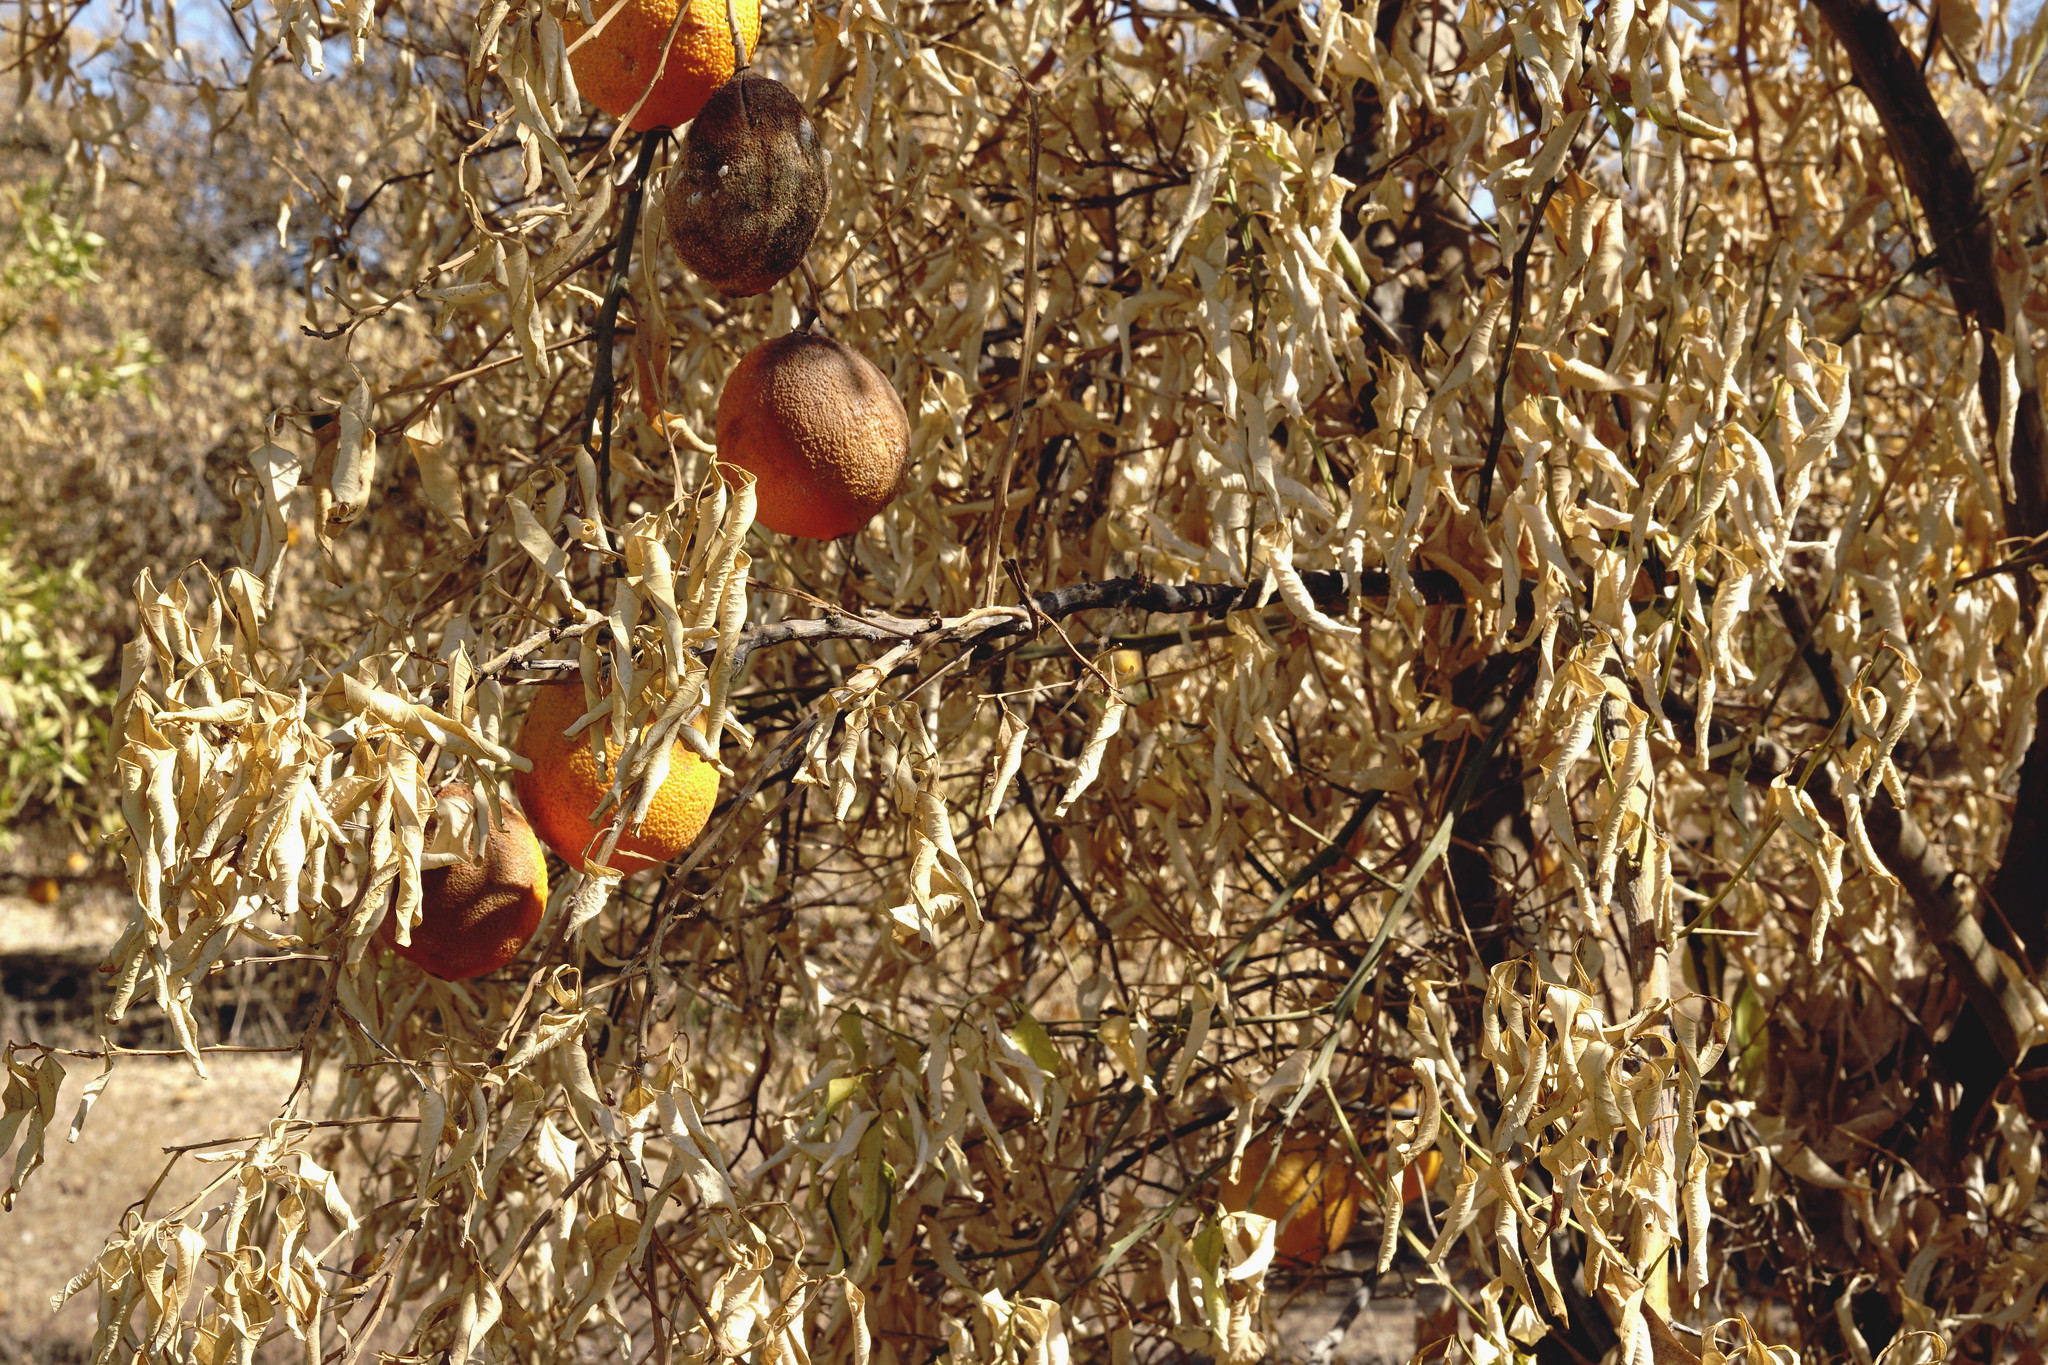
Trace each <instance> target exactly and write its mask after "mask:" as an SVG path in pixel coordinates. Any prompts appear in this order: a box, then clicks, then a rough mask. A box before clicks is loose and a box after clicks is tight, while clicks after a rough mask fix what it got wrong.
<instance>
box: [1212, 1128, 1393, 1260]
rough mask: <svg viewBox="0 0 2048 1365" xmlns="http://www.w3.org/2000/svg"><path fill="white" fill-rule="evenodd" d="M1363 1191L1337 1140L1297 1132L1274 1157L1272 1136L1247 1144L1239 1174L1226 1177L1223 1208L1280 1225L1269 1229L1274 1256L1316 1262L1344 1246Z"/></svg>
mask: <svg viewBox="0 0 2048 1365" xmlns="http://www.w3.org/2000/svg"><path fill="white" fill-rule="evenodd" d="M1269 1161H1270V1163H1271V1164H1270V1166H1269V1165H1268V1162H1269ZM1364 1194H1365V1186H1364V1184H1363V1183H1362V1182H1360V1180H1359V1179H1358V1176H1357V1174H1356V1173H1355V1172H1354V1171H1353V1170H1352V1169H1351V1158H1350V1157H1349V1156H1348V1155H1347V1154H1346V1153H1345V1151H1344V1144H1343V1143H1342V1142H1341V1141H1331V1140H1326V1139H1324V1138H1319V1137H1312V1136H1309V1135H1307V1134H1296V1135H1293V1136H1290V1137H1288V1138H1287V1139H1286V1140H1285V1141H1284V1142H1283V1143H1282V1144H1281V1146H1280V1151H1279V1154H1278V1155H1277V1156H1276V1155H1274V1152H1273V1139H1272V1138H1270V1137H1264V1138H1260V1139H1259V1140H1258V1141H1257V1142H1254V1143H1253V1144H1252V1145H1251V1146H1250V1147H1248V1148H1246V1149H1245V1154H1244V1161H1243V1163H1242V1164H1241V1165H1240V1166H1239V1167H1238V1178H1237V1179H1236V1180H1235V1181H1225V1182H1224V1185H1223V1191H1222V1198H1223V1207H1224V1208H1226V1209H1229V1210H1231V1211H1233V1212H1239V1213H1242V1212H1250V1213H1261V1214H1264V1215H1265V1216H1266V1217H1268V1218H1271V1219H1272V1220H1274V1221H1275V1222H1277V1223H1278V1224H1280V1227H1279V1228H1278V1229H1277V1230H1276V1231H1275V1232H1274V1234H1273V1249H1274V1252H1275V1253H1276V1254H1277V1255H1279V1256H1281V1257H1284V1258H1286V1259H1287V1260H1291V1261H1302V1262H1307V1263H1309V1264H1314V1263H1315V1262H1318V1261H1320V1260H1322V1259H1323V1258H1324V1257H1325V1256H1327V1255H1329V1254H1330V1253H1331V1252H1333V1251H1335V1250H1336V1249H1337V1248H1338V1247H1340V1246H1343V1245H1344V1239H1345V1238H1346V1237H1347V1236H1349V1235H1350V1233H1351V1224H1352V1221H1353V1220H1354V1219H1355V1218H1356V1217H1357V1216H1358V1201H1359V1199H1360V1198H1361V1197H1363V1196H1364Z"/></svg>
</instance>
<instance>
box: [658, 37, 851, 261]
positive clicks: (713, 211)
mask: <svg viewBox="0 0 2048 1365" xmlns="http://www.w3.org/2000/svg"><path fill="white" fill-rule="evenodd" d="M663 212H664V217H665V220H666V224H667V227H668V239H669V241H670V242H671V243H672V244H673V245H674V246H675V249H676V254H677V255H678V256H680V257H682V259H683V263H684V264H685V265H687V266H689V267H690V269H692V270H694V271H696V272H697V274H699V275H701V276H702V277H703V278H704V279H705V280H706V281H707V282H708V283H710V284H711V285H712V286H713V287H714V288H716V289H718V290H720V291H721V292H723V293H726V294H731V295H734V296H737V297H745V296H747V295H750V294H765V293H767V292H768V290H770V289H772V288H774V287H775V283H776V281H778V280H780V279H782V278H783V277H784V276H785V275H787V274H789V273H790V272H791V271H792V270H795V269H796V268H797V266H799V265H800V264H802V263H803V259H804V253H805V252H806V251H809V250H810V248H811V239H812V238H814V237H816V236H817V233H818V222H819V220H820V219H821V218H822V217H824V214H825V149H824V144H823V143H822V142H821V141H820V140H819V138H818V129H817V125H815V124H813V123H812V122H811V117H810V115H809V114H807V113H805V112H804V106H803V104H802V102H801V101H799V100H798V99H797V97H796V96H795V95H792V94H791V93H790V92H789V88H788V87H787V86H785V85H783V83H782V82H781V81H778V80H776V79H774V78H773V77H771V76H764V75H761V74H760V73H759V72H756V71H742V72H741V73H740V74H739V75H737V76H735V77H733V78H732V79H731V80H729V81H727V82H726V83H725V84H724V85H721V86H720V87H719V88H718V89H717V90H716V91H715V92H713V94H712V96H711V98H710V99H709V100H708V101H706V103H705V105H704V108H703V110H702V111H701V112H699V113H698V115H697V117H696V119H695V121H693V122H692V123H691V124H690V129H689V132H688V133H686V134H685V135H684V137H683V155H682V160H681V162H680V164H679V165H678V166H677V167H676V171H675V175H674V177H673V178H672V179H671V180H670V181H669V185H668V192H667V198H666V201H665V206H664V210H663Z"/></svg>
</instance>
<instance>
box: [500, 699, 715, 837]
mask: <svg viewBox="0 0 2048 1365" xmlns="http://www.w3.org/2000/svg"><path fill="white" fill-rule="evenodd" d="M583 711H584V705H583V684H581V683H576V682H568V683H549V684H546V685H545V686H543V687H542V688H541V689H540V691H539V692H538V693H536V694H535V696H534V699H533V704H532V705H530V706H528V707H527V708H526V719H525V721H524V722H522V723H521V725H520V727H519V742H518V745H517V752H519V753H520V754H522V755H524V756H525V757H526V758H528V759H529V760H531V761H532V763H533V771H531V772H524V773H519V774H517V775H515V776H514V777H513V779H512V789H513V790H514V791H516V792H518V793H519V804H520V805H522V806H524V807H525V808H526V814H527V818H528V819H530V820H532V821H533V826H534V828H535V829H536V830H538V831H539V832H540V837H541V838H542V839H544V840H546V841H547V846H548V847H549V848H551V849H553V850H554V851H555V852H557V853H559V854H561V855H562V857H563V858H565V859H567V860H568V862H569V865H570V866H571V867H576V868H583V867H587V866H589V864H590V860H591V858H592V856H593V855H595V854H596V852H597V850H598V848H599V847H600V846H601V844H602V842H603V840H602V837H601V836H602V835H603V833H604V831H605V829H607V828H609V827H610V825H611V820H610V818H609V816H607V818H606V819H605V821H604V823H603V824H601V825H600V824H596V823H593V822H592V820H591V818H590V816H591V812H592V811H595V810H596V809H597V804H598V802H599V801H601V800H603V799H604V794H605V793H606V792H608V791H610V790H611V776H610V774H611V772H612V771H613V767H612V765H614V764H616V763H617V762H618V758H619V746H618V745H616V744H614V743H612V741H611V740H610V739H609V738H607V739H606V740H605V754H606V759H605V765H606V766H605V769H604V771H603V772H600V771H599V770H598V766H597V756H596V755H595V754H593V753H591V751H590V735H589V733H588V732H587V731H578V732H577V733H576V734H575V735H574V736H573V737H571V736H567V735H564V734H563V733H562V731H563V730H565V729H567V728H568V727H569V726H571V725H573V724H575V723H576V722H577V721H578V720H580V719H582V717H583ZM594 723H595V724H597V725H604V726H608V725H609V721H608V720H599V721H596V722H594ZM717 797H718V769H717V768H715V767H713V766H712V765H711V764H709V763H707V762H705V761H704V760H703V759H701V758H699V757H698V756H697V755H696V754H695V753H693V752H691V751H690V750H689V749H687V748H685V747H683V745H682V744H680V743H678V744H675V745H673V746H672V747H671V748H670V750H669V765H668V776H667V777H666V778H665V779H664V780H663V781H662V784H661V787H660V789H659V790H657V791H656V792H655V794H654V801H653V804H651V805H650V806H648V808H647V818H646V819H645V820H644V821H642V822H641V824H640V827H639V828H638V829H632V828H628V829H626V830H624V831H622V832H621V833H620V835H619V842H618V847H617V848H615V849H614V850H613V851H612V857H611V863H610V866H612V867H613V868H616V869H617V870H618V871H620V872H639V871H643V870H645V869H647V868H650V867H653V866H655V865H657V864H659V863H665V862H667V861H668V860H669V859H671V858H673V857H675V856H676V855H677V854H678V853H681V852H682V851H683V850H684V849H686V848H688V847H689V846H690V844H691V843H692V841H694V840H695V839H696V837H697V836H698V835H699V834H702V833H703V832H704V825H705V822H706V821H708V820H709V819H710V818H711V807H712V803H713V802H714V801H715V800H716V799H717Z"/></svg>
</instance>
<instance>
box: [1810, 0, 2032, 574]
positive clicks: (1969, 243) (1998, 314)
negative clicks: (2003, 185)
mask: <svg viewBox="0 0 2048 1365" xmlns="http://www.w3.org/2000/svg"><path fill="white" fill-rule="evenodd" d="M1814 5H1815V7H1816V8H1817V9H1819V10H1820V12H1821V15H1822V17H1823V18H1825V19H1826V20H1827V24H1828V28H1829V29H1830V30H1831V31H1832V32H1833V33H1834V35H1835V38H1836V40H1837V41H1838V42H1840V43H1841V45H1842V48H1843V51H1844V52H1846V53H1847V54H1848V57H1849V66H1850V69H1851V70H1853V71H1854V72H1855V73H1856V84H1857V85H1858V87H1860V88H1861V89H1862V91H1863V93H1864V95H1865V96H1867V97H1868V98H1869V100H1870V102H1871V104H1872V105H1873V106H1875V107H1876V109H1877V116H1878V119H1879V121H1880V122H1882V123H1883V124H1884V132H1885V140H1886V142H1887V143H1888V144H1889V145H1890V147H1891V149H1892V156H1893V157H1894V158H1895V159H1896V160H1897V161H1898V164H1899V171H1900V173H1901V174H1902V175H1903V176H1904V177H1905V180H1906V185H1907V188H1909V189H1910V190H1912V192H1913V198H1914V199H1915V200H1917V201H1918V203H1919V205H1920V211H1921V213H1922V214H1924V215H1925V216H1926V219H1927V226H1928V230H1929V232H1931V233H1932V234H1933V237H1934V250H1935V254H1936V255H1937V257H1938V258H1939V259H1940V261H1941V273H1942V278H1943V279H1944V281H1945V282H1946V283H1947V285H1948V291H1949V296H1950V297H1951V298H1953V299H1954V300H1955V304H1956V310H1957V311H1958V312H1960V313H1961V314H1962V315H1963V316H1965V317H1967V318H1971V319H1974V320H1975V321H1976V323H1977V325H1978V326H1980V327H1982V328H1983V329H1984V330H1985V331H1987V332H1999V333H2003V332H2005V331H2006V330H2007V326H2006V323H2007V319H2006V316H2005V296H2004V294H2003V293H2002V292H2001V291H2000V289H1999V287H1998V268H1997V265H1996V263H1995V261H1994V257H1993V250H1992V237H1991V222H1990V218H1989V216H1988V215H1987V214H1986V212H1985V209H1984V196H1983V195H1982V194H1980V193H1979V192H1978V190H1977V176H1976V172H1975V171H1974V170H1972V169H1971V166H1970V162H1969V159H1968V158H1967V157H1965V156H1964V155H1963V149H1962V144H1961V143H1959V142H1957V141H1956V135H1955V132H1954V130H1952V129H1951V128H1950V127H1949V125H1948V120H1947V119H1945V118H1943V117H1942V113H1941V106H1940V105H1939V104H1937V103H1936V102H1935V99H1934V92H1933V91H1932V90H1930V89H1928V86H1927V78H1926V76H1925V75H1924V74H1923V73H1922V71H1921V69H1920V66H1919V63H1917V62H1916V61H1914V59H1913V54H1912V53H1910V52H1908V51H1907V50H1906V44H1905V43H1904V42H1903V41H1902V40H1901V39H1900V37H1899V33H1898V30H1897V29H1896V28H1894V27H1893V26H1892V22H1891V20H1890V19H1888V18H1887V17H1885V12H1884V10H1883V9H1881V8H1880V7H1879V6H1878V4H1877V3H1876V0H1814ZM1978 392H1979V394H1980V396H1981V397H1982V399H1983V402H1984V412H1985V415H1986V417H1987V418H1988V419H1989V420H1991V421H1993V422H1996V421H1997V420H1998V413H1999V410H2000V377H1999V366H1998V359H1997V357H1996V356H1995V355H1994V354H1992V352H1991V350H1990V348H1989V347H1986V349H1985V357H1984V368H1983V370H1982V371H1981V372H1980V374H1979V376H1978ZM2012 447H2013V448H2012V474H2013V483H2014V485H2015V486H2014V489H2013V490H2012V497H2013V505H2012V506H2010V507H2008V508H2007V509H2006V519H2007V523H2008V524H2007V528H2006V529H2007V530H2008V531H2009V532H2011V533H2013V534H2016V535H2027V536H2036V535H2039V534H2041V532H2042V531H2044V530H2048V433H2044V431H2043V429H2042V421H2041V401H2040V395H2039V394H2038V393H2036V392H2035V391H2033V390H2031V389H2026V390H2023V391H2022V393H2021V394H2020V403H2019V421H2018V422H2017V423H2016V430H2015V431H2014V432H2013V442H2012Z"/></svg>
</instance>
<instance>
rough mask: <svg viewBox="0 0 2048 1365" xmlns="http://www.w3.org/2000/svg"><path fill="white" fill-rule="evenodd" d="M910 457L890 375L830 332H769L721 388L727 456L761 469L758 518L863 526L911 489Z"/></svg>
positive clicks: (783, 530)
mask: <svg viewBox="0 0 2048 1365" xmlns="http://www.w3.org/2000/svg"><path fill="white" fill-rule="evenodd" d="M909 457H910V419H909V418H908V417H907V416H905V415H904V412H903V400H902V399H900V398H898V397H897V396H896V390H895V389H894V388H893V387H892V386H891V385H890V383H889V378H888V376H887V375H885V374H883V373H882V372H881V370H880V369H878V368H877V367H876V366H875V363H874V362H873V361H871V360H869V359H868V358H867V357H866V356H864V355H862V354H861V353H860V352H859V351H856V350H854V349H853V348H852V347H851V346H847V345H845V344H843V343H841V342H838V341H834V340H833V339H832V338H830V337H824V336H817V335H814V334H812V333H810V332H791V333H790V334H789V335H788V336H780V337H776V338H775V339H773V340H772V341H764V342H762V343H761V344H760V345H759V346H756V347H755V348H754V349H753V350H751V351H749V352H747V354H746V355H745V356H744V357H743V358H742V359H741V360H740V363H739V364H738V365H736V366H734V367H733V371H732V373H731V374H730V375H728V376H726V380H725V387H724V389H722V390H721V391H720V392H719V395H718V458H719V459H720V460H722V461H724V462H725V463H727V464H730V465H737V466H738V467H739V468H741V469H744V470H746V471H747V472H748V473H750V474H752V475H753V476H754V496H755V500H756V501H755V506H754V519H755V520H756V521H758V522H760V523H761V524H762V525H763V526H766V527H767V528H768V529H769V530H771V531H775V532H778V533H780V534H782V535H785V536H809V537H811V538H813V539H817V540H832V539H834V538H836V537H839V536H843V535H850V534H852V533H853V532H855V531H858V530H860V528H861V527H863V526H865V525H867V524H868V522H869V521H871V520H873V519H874V516H875V514H876V513H877V512H879V511H881V510H882V509H883V508H884V507H887V506H888V505H889V504H890V503H891V502H893V501H895V499H896V495H897V493H899V492H900V491H902V487H903V472H904V469H903V467H904V462H905V461H906V460H908V459H909Z"/></svg>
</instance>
